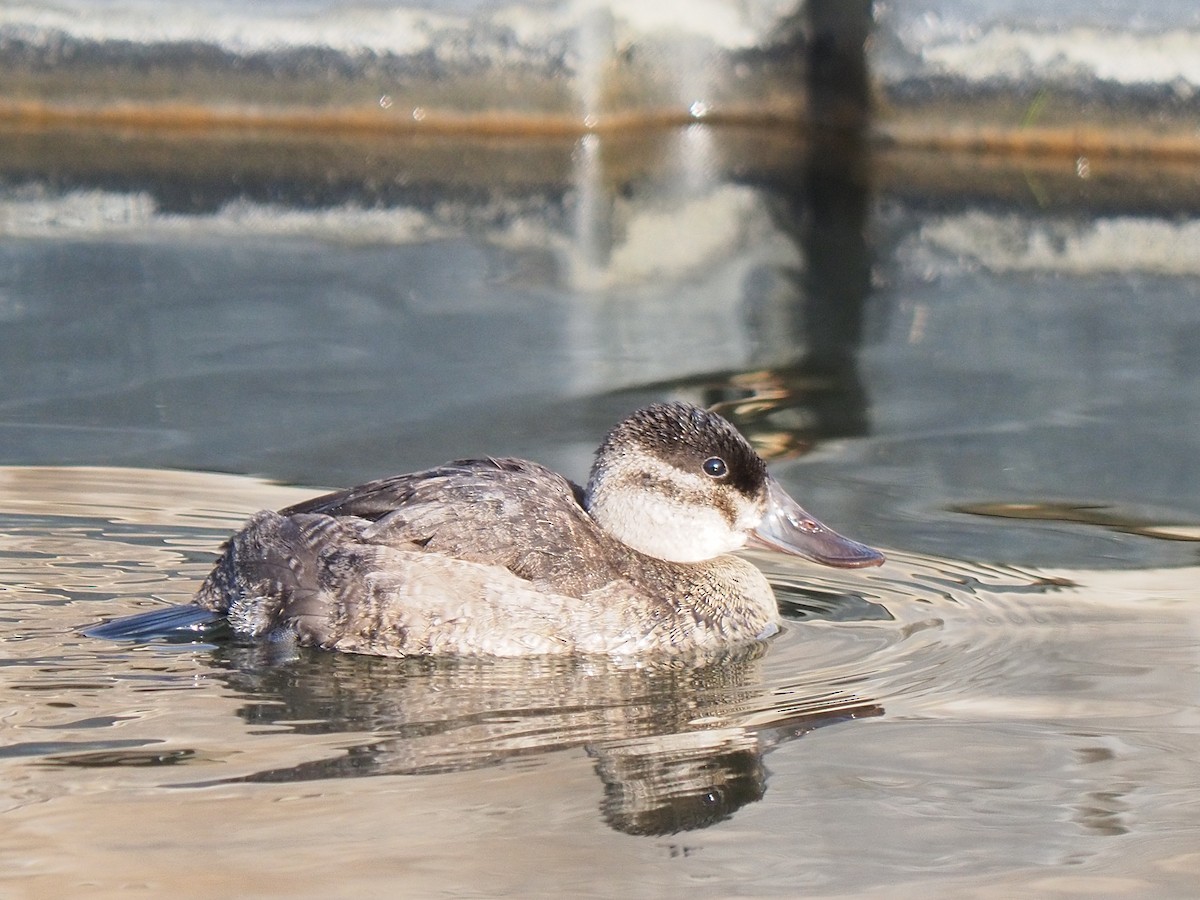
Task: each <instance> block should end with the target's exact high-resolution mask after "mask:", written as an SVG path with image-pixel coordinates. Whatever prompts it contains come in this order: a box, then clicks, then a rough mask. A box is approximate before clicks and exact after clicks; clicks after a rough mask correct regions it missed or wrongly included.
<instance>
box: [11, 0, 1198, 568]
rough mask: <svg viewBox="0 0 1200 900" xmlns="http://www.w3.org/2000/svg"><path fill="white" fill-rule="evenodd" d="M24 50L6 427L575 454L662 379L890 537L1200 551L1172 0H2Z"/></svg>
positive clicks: (1194, 155)
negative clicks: (1141, 534) (1148, 538)
mask: <svg viewBox="0 0 1200 900" xmlns="http://www.w3.org/2000/svg"><path fill="white" fill-rule="evenodd" d="M1135 7H1136V8H1135ZM0 84H3V85H4V91H3V96H2V97H0V236H2V238H3V240H2V241H0V260H2V262H0V321H2V322H3V328H0V463H4V464H10V465H58V464H73V465H74V464H87V465H121V466H149V467H157V468H178V469H189V470H200V471H217V472H232V473H244V474H255V475H261V476H264V477H267V478H270V479H274V480H279V481H283V482H287V483H294V484H306V485H333V484H344V483H348V482H352V481H355V480H360V479H365V478H369V477H374V476H378V475H381V474H385V473H388V472H393V471H401V470H406V469H412V468H416V467H421V466H425V465H431V464H434V463H437V462H440V461H442V460H445V459H448V458H452V457H457V456H464V455H478V454H486V453H490V454H493V455H499V454H520V455H525V456H532V457H535V458H537V459H539V460H542V461H544V462H547V463H549V464H551V465H554V466H557V467H559V468H560V469H562V470H563V471H565V472H566V473H568V474H569V475H571V476H572V477H575V478H576V479H579V478H583V477H584V476H585V474H586V470H587V466H588V464H589V460H590V456H591V452H592V450H593V448H594V447H595V446H596V444H597V443H598V441H599V439H600V437H601V436H602V434H603V432H604V430H605V429H606V428H608V427H609V426H610V425H611V424H612V423H613V422H614V421H616V420H617V419H618V418H620V417H621V416H622V415H623V414H624V413H626V412H627V411H628V410H629V409H631V408H632V407H633V406H636V405H637V404H639V403H641V402H643V401H646V400H649V399H653V398H656V397H663V396H682V397H686V398H688V399H692V400H695V401H696V402H700V403H704V404H707V405H716V406H718V408H720V409H721V410H722V411H723V412H725V413H726V414H727V415H729V416H730V417H731V418H733V419H734V420H735V421H736V422H737V423H738V424H739V426H741V427H742V428H743V429H745V430H746V431H747V433H749V434H750V435H751V436H752V438H753V439H754V441H755V443H756V444H757V445H758V446H759V448H760V449H761V450H762V452H763V453H764V455H766V456H768V457H769V458H771V459H772V460H774V461H775V467H776V470H777V471H778V472H780V473H781V474H782V475H783V476H785V477H786V479H785V480H788V481H790V482H792V483H793V485H792V486H793V487H794V490H795V492H796V493H797V494H799V495H800V496H802V497H803V498H804V499H805V501H806V502H807V503H808V504H809V505H810V507H811V508H813V509H814V510H817V511H819V512H820V513H821V514H822V515H823V517H824V518H826V519H828V520H830V521H831V522H833V523H836V524H838V525H841V526H843V527H848V526H849V525H850V523H853V531H854V533H855V534H856V536H859V537H862V538H864V539H867V540H870V541H874V542H878V543H880V544H883V545H884V546H903V547H906V548H909V549H912V550H914V551H918V552H931V553H939V554H951V555H953V554H964V553H965V554H969V555H971V556H974V557H978V558H984V559H989V560H996V561H1019V562H1023V563H1039V562H1040V563H1058V564H1065V563H1085V562H1086V563H1092V564H1096V563H1101V562H1102V563H1104V564H1115V565H1124V564H1130V563H1138V564H1145V563H1155V564H1158V563H1171V562H1178V561H1180V560H1187V559H1193V558H1194V551H1193V549H1192V547H1194V544H1191V543H1189V542H1190V541H1192V540H1193V539H1194V538H1195V526H1194V524H1191V523H1195V522H1196V521H1197V519H1198V518H1200V479H1197V478H1196V477H1195V465H1194V461H1195V459H1196V458H1197V453H1198V451H1200V428H1198V427H1197V426H1200V303H1198V302H1197V301H1198V299H1200V279H1198V274H1200V272H1198V270H1200V221H1198V220H1197V212H1198V211H1200V168H1198V167H1197V162H1198V160H1200V132H1198V131H1197V124H1198V122H1200V117H1198V115H1197V113H1198V112H1200V95H1198V94H1197V90H1198V89H1200V11H1197V10H1196V9H1194V8H1193V7H1192V6H1191V5H1189V4H1158V5H1156V6H1154V7H1153V8H1151V9H1144V8H1142V5H1135V4H1130V3H1120V2H1114V3H1100V4H1097V3H1083V2H1079V3H1076V2H1069V3H1061V4H1054V5H1049V4H1035V3H1029V2H1024V0H1009V2H1001V0H997V2H971V3H948V2H925V3H911V2H910V3H906V2H876V3H870V2H858V0H851V2H829V0H810V2H796V0H787V2H777V0H760V2H749V3H729V2H719V0H706V2H701V3H686V4H682V3H681V4H674V3H658V4H649V5H648V4H645V3H633V2H623V0H614V2H609V3H595V4H580V3H565V2H551V0H546V2H523V3H492V2H488V3H483V2H474V0H454V2H411V3H384V2H376V0H362V2H332V0H273V2H269V3H256V4H251V5H248V4H244V3H238V2H233V0H183V2H180V3H176V4H172V6H171V8H170V10H169V12H168V11H166V10H165V9H164V8H162V7H161V5H159V4H155V3H149V2H143V0H120V2H111V3H109V2H105V3H100V2H96V0H55V2H53V3H50V2H41V0H21V2H16V3H8V4H5V5H4V7H3V8H2V9H0ZM1164 524H1165V525H1168V526H1171V527H1172V528H1175V530H1174V531H1173V532H1171V533H1172V535H1173V536H1174V537H1175V538H1176V539H1177V540H1175V541H1157V542H1153V543H1151V544H1146V543H1145V542H1141V543H1137V542H1135V543H1134V544H1132V545H1131V544H1130V542H1129V535H1130V534H1136V533H1137V532H1138V530H1139V529H1141V530H1143V531H1144V530H1145V529H1147V528H1150V527H1158V526H1162V525H1164ZM1180 542H1182V543H1180Z"/></svg>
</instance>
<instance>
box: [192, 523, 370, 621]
mask: <svg viewBox="0 0 1200 900" xmlns="http://www.w3.org/2000/svg"><path fill="white" fill-rule="evenodd" d="M353 532H354V529H353V527H352V526H350V525H348V524H347V523H346V522H345V521H343V520H340V519H337V518H334V517H332V516H327V515H321V514H315V513H297V514H294V515H281V514H279V513H277V512H271V511H269V510H265V511H263V512H260V513H257V514H255V515H254V516H253V517H252V518H251V519H250V521H249V522H248V523H246V527H245V528H243V529H242V530H241V531H239V532H238V533H237V534H235V535H234V536H233V537H232V538H230V539H229V540H228V541H227V542H226V543H225V545H224V548H223V552H222V554H221V557H220V558H219V559H218V560H217V563H216V565H215V566H214V567H213V570H212V572H210V573H209V576H208V578H206V579H205V580H204V583H203V584H202V585H201V586H200V589H199V590H198V591H197V592H196V598H195V600H194V602H195V603H196V605H198V606H201V607H203V608H205V609H210V610H213V611H214V612H216V613H219V614H221V615H224V616H226V617H227V618H228V620H229V624H230V626H231V627H232V628H233V630H234V632H236V633H238V634H244V635H250V636H254V637H258V636H261V635H269V634H272V633H273V632H277V631H278V630H280V629H288V630H294V629H295V627H296V625H297V620H298V619H301V618H303V619H308V620H311V619H320V618H323V617H328V616H333V615H334V609H333V605H332V604H331V603H330V602H329V597H328V594H327V591H326V590H325V589H324V588H323V587H322V585H321V570H322V567H323V563H322V560H321V553H322V551H323V550H326V549H327V548H329V547H332V546H338V545H339V544H340V543H342V542H343V541H346V540H347V539H351V540H352V539H353V538H354V537H356V534H353Z"/></svg>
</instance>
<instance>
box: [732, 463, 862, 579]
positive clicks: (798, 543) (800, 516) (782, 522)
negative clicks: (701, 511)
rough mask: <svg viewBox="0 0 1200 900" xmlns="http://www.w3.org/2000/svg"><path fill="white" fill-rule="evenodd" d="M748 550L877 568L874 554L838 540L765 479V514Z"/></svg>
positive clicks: (848, 566)
mask: <svg viewBox="0 0 1200 900" xmlns="http://www.w3.org/2000/svg"><path fill="white" fill-rule="evenodd" d="M750 544H751V546H754V545H757V546H760V547H769V548H771V549H772V550H780V551H782V552H784V553H790V554H792V555H793V556H803V557H804V558H805V559H811V560H812V561H813V562H819V563H821V564H822V565H825V566H835V567H837V568H839V569H861V568H863V567H865V566H878V565H880V564H881V563H882V562H883V560H884V556H883V554H882V553H880V552H879V551H878V550H874V549H872V548H871V547H868V546H867V545H866V544H860V543H859V542H858V541H852V540H850V539H849V538H847V537H842V536H841V535H840V534H838V533H837V532H836V531H834V530H833V529H832V528H827V527H826V526H824V525H822V524H821V523H820V522H819V521H818V520H817V519H815V518H813V517H812V516H810V515H809V514H808V513H806V512H805V511H804V508H803V507H801V506H800V504H799V503H797V502H796V501H795V500H793V499H792V498H791V497H790V496H789V495H788V492H787V491H785V490H784V489H783V488H782V487H781V486H780V484H779V482H778V481H776V480H775V479H774V478H770V477H768V479H767V511H766V513H765V514H764V515H763V517H762V521H761V522H759V523H758V527H757V528H755V529H754V531H752V532H751V538H750Z"/></svg>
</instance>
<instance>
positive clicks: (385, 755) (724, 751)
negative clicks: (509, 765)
mask: <svg viewBox="0 0 1200 900" xmlns="http://www.w3.org/2000/svg"><path fill="white" fill-rule="evenodd" d="M270 652H271V651H270V648H266V649H264V648H263V647H261V646H260V647H228V646H227V647H225V648H222V649H220V650H218V651H217V654H216V655H215V657H214V660H213V663H214V665H215V666H217V667H218V668H219V669H221V670H222V674H221V678H222V679H223V680H225V681H226V682H227V683H228V685H229V687H230V688H232V689H233V690H234V691H236V692H238V693H239V694H241V695H243V696H244V697H245V698H246V703H245V704H244V705H243V706H242V707H241V708H240V709H239V710H238V714H239V715H240V716H241V717H242V718H243V719H244V720H245V721H246V722H247V723H248V724H250V725H254V726H259V725H270V726H280V725H284V726H287V727H288V728H290V729H291V730H292V731H294V732H296V733H301V734H333V733H337V734H341V733H345V734H356V735H360V736H361V738H360V739H359V740H357V741H356V742H355V743H353V744H352V745H351V746H349V747H346V748H345V749H344V752H343V753H342V754H341V755H339V756H336V757H334V758H328V759H315V760H311V761H306V762H302V763H299V764H297V765H293V766H288V767H285V768H274V769H269V770H265V771H260V772H256V773H253V774H250V775H246V776H241V777H239V778H236V779H227V780H222V781H221V782H220V783H229V782H295V781H310V780H317V779H327V778H348V777H361V776H369V775H423V774H433V773H442V772H453V771H461V770H466V769H477V768H482V767H486V766H491V765H499V764H501V763H504V762H507V761H510V760H513V759H515V758H518V757H526V756H534V755H540V754H545V753H550V752H553V751H555V750H563V749H571V748H584V749H585V751H586V752H587V753H588V755H589V756H591V757H592V758H593V759H594V760H595V765H596V772H597V774H598V775H599V777H600V780H601V781H602V783H603V785H604V793H603V800H602V802H601V805H600V810H601V814H602V816H603V817H604V820H605V821H606V822H607V823H608V824H609V825H610V826H611V827H612V828H614V829H616V830H618V831H622V832H626V833H629V834H636V835H663V834H671V833H674V832H679V831H686V830H691V829H697V828H705V827H708V826H709V825H712V824H714V823H716V822H719V821H721V820H723V819H726V818H728V817H729V816H731V815H733V814H734V813H735V812H736V811H737V810H738V809H740V808H741V807H743V806H745V805H746V804H748V803H753V802H754V801H756V800H759V799H760V798H761V797H762V796H763V794H764V792H765V790H766V782H767V775H766V770H765V768H764V764H763V756H764V754H765V753H767V752H768V751H769V750H770V749H771V748H773V747H775V746H777V745H778V744H780V743H783V742H786V741H790V740H794V739H795V738H798V737H800V736H802V735H804V734H806V733H808V732H809V731H812V730H814V729H816V728H820V727H822V726H825V725H832V724H835V723H838V722H845V721H848V720H851V719H858V718H863V717H868V716H878V715H882V714H883V710H882V708H881V707H879V706H878V705H876V704H874V703H872V702H870V701H867V700H863V699H861V698H857V697H854V696H852V695H848V694H842V693H837V692H833V693H828V694H825V695H822V696H812V697H796V696H794V695H790V694H782V693H781V692H778V691H775V690H773V689H772V688H770V687H769V686H767V685H766V684H764V682H763V679H762V676H761V671H760V663H761V658H762V655H763V653H764V647H763V646H761V645H756V646H752V647H750V648H748V649H742V650H740V651H737V652H727V653H723V654H720V655H709V656H705V657H697V658H690V659H688V660H679V659H672V660H664V661H662V662H660V663H655V664H646V663H645V661H641V662H640V663H639V664H638V665H636V666H635V665H633V664H632V663H622V662H620V661H616V660H610V659H607V658H598V659H596V658H572V659H548V658H541V659H514V660H497V659H465V658H464V659H433V660H431V659H385V658H373V657H362V656H349V655H343V654H334V653H302V654H300V655H298V656H296V657H295V658H292V659H289V660H286V661H282V662H281V661H279V660H273V659H270V656H269V655H270Z"/></svg>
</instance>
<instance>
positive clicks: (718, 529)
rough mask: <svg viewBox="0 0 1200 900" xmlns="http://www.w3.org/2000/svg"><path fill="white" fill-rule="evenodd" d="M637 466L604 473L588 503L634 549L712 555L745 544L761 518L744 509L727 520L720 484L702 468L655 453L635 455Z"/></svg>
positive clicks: (680, 557)
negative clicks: (689, 468) (688, 468)
mask: <svg viewBox="0 0 1200 900" xmlns="http://www.w3.org/2000/svg"><path fill="white" fill-rule="evenodd" d="M636 470H637V472H638V474H637V475H634V476H627V475H624V474H617V473H613V472H605V473H603V475H602V476H601V479H600V481H601V483H599V484H597V485H595V487H596V490H595V491H594V492H593V495H592V496H591V497H590V506H589V509H590V511H591V513H592V516H593V517H594V518H595V519H596V521H597V522H599V523H600V524H601V525H602V526H603V527H604V528H605V529H606V530H607V531H608V532H609V533H610V534H612V535H613V536H614V537H616V538H618V539H619V540H621V541H622V542H623V543H625V544H627V545H628V546H630V547H633V548H634V549H635V550H640V551H641V552H643V553H647V554H649V555H651V556H655V557H658V558H659V559H667V560H672V561H675V562H699V561H701V560H705V559H712V558H713V557H714V556H720V555H721V554H723V553H729V552H731V551H733V550H737V549H738V548H740V547H742V546H744V545H745V543H746V531H747V530H748V529H750V528H753V527H754V526H755V525H757V524H758V520H759V518H761V516H760V515H759V514H757V513H756V512H755V511H754V510H753V509H752V508H747V509H744V510H739V516H738V521H737V522H732V523H731V522H730V521H729V520H728V519H727V518H726V517H725V515H724V513H723V512H722V508H721V507H720V506H718V505H716V504H715V503H714V499H715V498H714V492H715V491H720V490H724V489H725V488H724V486H722V485H719V484H714V483H713V481H712V479H711V478H709V477H708V476H706V475H704V474H702V473H700V472H696V473H691V472H683V471H680V470H679V469H677V468H675V467H674V466H670V465H668V464H666V463H664V462H662V461H661V460H658V459H655V458H653V457H644V458H642V459H639V460H638V466H637V467H636ZM643 473H644V474H645V475H648V476H649V478H643V477H642V476H643ZM747 507H749V504H747Z"/></svg>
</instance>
